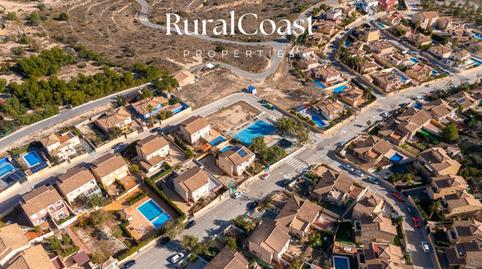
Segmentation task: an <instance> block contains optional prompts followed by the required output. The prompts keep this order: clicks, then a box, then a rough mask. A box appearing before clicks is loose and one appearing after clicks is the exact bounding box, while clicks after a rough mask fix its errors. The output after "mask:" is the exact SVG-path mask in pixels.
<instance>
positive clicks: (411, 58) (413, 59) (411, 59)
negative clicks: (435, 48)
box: [409, 57, 420, 64]
mask: <svg viewBox="0 0 482 269" xmlns="http://www.w3.org/2000/svg"><path fill="white" fill-rule="evenodd" d="M409 60H410V62H412V63H414V64H418V63H420V60H419V59H417V58H415V57H410V58H409Z"/></svg>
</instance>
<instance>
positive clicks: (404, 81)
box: [400, 75, 408, 83]
mask: <svg viewBox="0 0 482 269" xmlns="http://www.w3.org/2000/svg"><path fill="white" fill-rule="evenodd" d="M407 81H408V79H407V78H405V77H403V76H402V75H400V82H402V83H406V82H407Z"/></svg>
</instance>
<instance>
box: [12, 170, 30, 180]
mask: <svg viewBox="0 0 482 269" xmlns="http://www.w3.org/2000/svg"><path fill="white" fill-rule="evenodd" d="M8 177H9V178H10V179H11V180H12V181H14V182H17V181H21V180H23V179H25V178H26V177H27V175H25V173H24V172H23V171H21V170H17V171H15V172H13V173H12V174H10V175H9V176H8Z"/></svg>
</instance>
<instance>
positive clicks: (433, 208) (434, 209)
mask: <svg viewBox="0 0 482 269" xmlns="http://www.w3.org/2000/svg"><path fill="white" fill-rule="evenodd" d="M440 212H442V204H441V203H440V201H439V200H436V201H433V202H432V204H431V205H430V216H429V217H428V218H429V219H431V218H432V216H433V214H434V213H437V215H439V214H440Z"/></svg>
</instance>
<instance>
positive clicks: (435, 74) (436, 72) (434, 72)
mask: <svg viewBox="0 0 482 269" xmlns="http://www.w3.org/2000/svg"><path fill="white" fill-rule="evenodd" d="M439 74H440V73H439V72H438V71H437V70H435V69H433V70H432V77H436V76H438V75H439Z"/></svg>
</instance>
